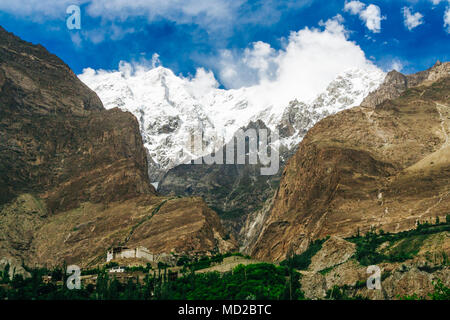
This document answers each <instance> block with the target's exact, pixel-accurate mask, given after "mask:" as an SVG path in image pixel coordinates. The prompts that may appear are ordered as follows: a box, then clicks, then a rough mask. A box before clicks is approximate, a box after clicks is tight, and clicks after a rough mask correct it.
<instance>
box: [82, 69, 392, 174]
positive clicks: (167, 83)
mask: <svg viewBox="0 0 450 320" xmlns="http://www.w3.org/2000/svg"><path fill="white" fill-rule="evenodd" d="M205 75H206V76H211V74H205ZM79 77H80V79H81V80H82V81H84V82H85V83H86V85H88V86H89V87H90V88H91V89H92V90H94V91H95V92H96V93H97V94H98V96H99V97H100V99H101V100H102V102H103V104H104V106H105V108H107V109H110V108H114V107H119V108H120V109H122V110H124V111H130V112H131V113H133V114H134V115H135V116H136V118H137V119H138V121H139V124H140V129H141V134H142V137H143V140H144V144H145V147H146V148H147V150H148V153H149V156H150V157H151V159H152V160H153V161H152V160H150V169H149V171H150V179H151V180H152V181H158V180H159V178H160V176H161V174H162V173H163V172H165V171H167V170H169V169H170V168H172V167H174V166H176V165H178V164H180V163H183V162H186V160H187V159H188V158H189V155H188V153H186V152H183V150H184V151H186V146H187V145H188V139H189V138H190V136H191V134H192V133H194V132H199V131H200V132H203V133H204V135H205V136H206V137H217V138H219V140H220V141H223V142H227V141H229V140H230V139H231V137H232V136H233V134H234V133H235V132H236V131H237V130H238V129H239V128H241V127H245V126H247V124H248V123H249V122H250V121H256V120H262V121H263V122H264V123H265V124H266V125H267V127H269V128H270V129H275V128H277V129H279V130H280V140H281V143H282V144H283V145H285V146H287V147H288V148H292V147H294V146H295V145H297V144H298V143H299V142H300V141H301V139H302V138H303V136H304V134H305V133H306V131H307V130H308V129H309V128H310V127H312V126H313V125H314V124H315V123H316V122H317V121H318V120H320V119H322V118H323V117H325V116H327V115H330V114H333V113H336V112H339V111H341V110H344V109H347V108H351V107H353V106H357V105H359V104H360V103H361V102H362V100H363V99H364V98H365V97H366V96H367V95H368V94H369V92H371V91H373V90H375V89H377V88H378V86H379V85H380V84H381V83H382V82H383V80H384V77H385V73H384V72H382V71H381V70H379V69H378V68H376V67H374V66H373V67H368V68H366V69H352V70H348V71H346V72H344V73H342V74H340V75H338V76H337V77H336V78H335V79H334V80H333V81H332V82H331V83H329V84H328V86H327V87H325V88H323V90H322V91H321V92H319V93H318V94H316V95H315V98H313V99H309V100H307V101H303V100H302V97H296V96H292V97H287V98H286V97H285V98H284V99H280V98H279V97H277V96H276V95H273V94H271V92H274V90H271V83H267V84H259V85H257V86H253V87H244V88H240V89H232V90H224V89H219V88H217V87H216V86H201V85H199V84H198V83H195V81H194V80H195V79H194V80H192V79H188V78H183V77H179V76H176V75H175V74H174V73H173V72H172V71H171V70H169V69H166V68H164V67H161V66H160V67H155V68H152V69H150V70H139V71H136V72H134V74H130V73H129V72H127V71H126V70H119V71H115V72H106V71H94V70H92V69H86V70H84V73H83V74H82V75H80V76H79ZM212 77H213V76H212ZM214 81H215V80H214ZM216 147H217V145H216ZM212 151H213V150H207V151H205V154H207V153H210V152H212Z"/></svg>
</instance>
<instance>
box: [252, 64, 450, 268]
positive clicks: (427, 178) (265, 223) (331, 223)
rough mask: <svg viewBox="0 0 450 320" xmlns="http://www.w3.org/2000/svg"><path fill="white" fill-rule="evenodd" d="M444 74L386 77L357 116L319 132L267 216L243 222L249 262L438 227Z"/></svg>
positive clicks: (445, 178) (445, 152)
mask: <svg viewBox="0 0 450 320" xmlns="http://www.w3.org/2000/svg"><path fill="white" fill-rule="evenodd" d="M449 72H450V63H442V64H441V63H437V64H436V65H435V66H434V67H432V68H431V69H429V70H427V71H425V72H421V73H419V74H416V75H413V76H403V75H400V74H399V73H398V72H396V71H392V72H391V73H390V74H388V76H387V77H386V80H385V83H384V84H383V85H382V86H381V87H380V89H379V90H377V91H375V92H374V93H372V94H370V95H369V96H368V98H367V99H366V100H365V102H364V103H363V104H362V106H361V107H357V108H353V109H349V110H345V111H342V112H340V113H337V114H335V115H332V116H329V117H327V118H325V119H323V120H322V121H320V122H318V123H317V124H316V125H315V126H314V127H313V128H312V129H311V130H310V131H309V132H308V133H307V135H306V137H305V138H304V139H303V141H302V142H301V143H300V145H299V148H298V151H297V152H296V154H295V155H294V156H293V157H292V158H291V159H289V161H288V163H287V165H286V167H285V169H284V172H283V174H282V178H281V182H280V187H279V188H278V190H277V192H276V194H275V196H274V198H273V200H272V202H271V203H270V204H269V207H266V208H264V210H261V212H260V215H259V216H256V217H255V216H252V217H250V218H249V219H252V220H251V221H249V222H248V223H247V227H248V229H247V230H246V231H245V232H246V234H247V236H248V237H250V238H248V239H247V240H248V241H247V242H246V243H247V248H246V249H247V250H248V252H250V253H251V254H252V255H253V256H255V257H257V258H260V259H269V260H282V259H284V257H285V255H286V253H287V252H288V251H289V250H293V251H294V252H297V253H299V252H302V251H304V250H305V249H306V247H307V246H308V244H309V243H310V242H311V240H313V239H318V238H323V237H325V236H327V235H338V236H349V235H352V234H355V233H356V232H357V231H358V230H359V231H360V232H363V233H364V232H367V231H368V230H370V229H371V228H375V229H383V230H385V231H392V232H398V231H401V230H405V229H411V228H413V227H414V226H415V225H416V222H417V221H423V220H427V219H431V218H434V217H436V216H440V217H441V218H444V217H445V215H446V214H447V213H448V212H450V198H449V192H450V189H449V188H450V184H449V183H448V182H449V181H450V146H449V142H448V141H449V140H448V135H449V134H450V75H449ZM386 92H388V94H386ZM252 221H259V223H257V224H255V223H252Z"/></svg>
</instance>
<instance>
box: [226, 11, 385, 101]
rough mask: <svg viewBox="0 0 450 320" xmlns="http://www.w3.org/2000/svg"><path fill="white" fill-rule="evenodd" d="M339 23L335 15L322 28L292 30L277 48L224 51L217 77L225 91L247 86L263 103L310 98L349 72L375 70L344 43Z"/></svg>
mask: <svg viewBox="0 0 450 320" xmlns="http://www.w3.org/2000/svg"><path fill="white" fill-rule="evenodd" d="M342 22H343V18H342V17H341V16H340V15H338V16H336V17H334V18H333V19H330V20H328V21H325V22H323V21H322V22H321V23H320V26H321V27H322V28H321V29H319V28H307V27H306V28H304V29H302V30H300V31H297V32H291V34H290V36H289V38H288V39H287V44H286V45H285V47H284V48H282V49H280V50H275V49H273V48H271V47H270V45H268V44H267V43H264V42H256V43H253V44H252V45H251V46H250V48H247V49H245V50H243V51H241V52H237V51H229V50H227V51H223V52H222V53H221V55H220V57H218V59H217V61H218V65H219V70H218V71H219V72H218V76H219V79H220V81H221V83H222V84H224V86H225V87H227V88H240V87H247V88H248V91H251V92H253V95H254V96H256V97H260V99H261V100H262V101H264V102H265V103H266V102H267V101H271V99H274V100H275V99H276V100H277V101H276V103H277V104H278V103H280V101H282V102H283V103H287V102H289V101H290V100H291V99H292V98H293V97H301V99H302V100H308V99H311V98H313V97H315V95H317V94H318V93H319V92H321V91H323V90H324V89H325V88H326V86H327V85H328V83H329V82H330V81H332V80H333V79H334V78H335V77H336V76H337V75H338V74H340V73H342V72H344V71H346V70H348V69H352V68H364V69H368V68H369V69H374V68H376V67H375V66H374V65H373V64H372V62H370V61H369V60H368V59H367V58H366V57H365V54H364V52H363V51H362V50H361V48H360V47H359V46H358V45H356V44H355V43H354V42H351V41H349V40H348V39H347V30H346V29H345V28H344V26H343V24H342ZM274 103H275V101H274ZM281 104H282V103H281Z"/></svg>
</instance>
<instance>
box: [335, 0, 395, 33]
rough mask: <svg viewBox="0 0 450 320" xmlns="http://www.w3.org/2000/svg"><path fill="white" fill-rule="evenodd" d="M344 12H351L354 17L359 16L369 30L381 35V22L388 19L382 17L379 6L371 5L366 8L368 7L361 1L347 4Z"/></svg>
mask: <svg viewBox="0 0 450 320" xmlns="http://www.w3.org/2000/svg"><path fill="white" fill-rule="evenodd" d="M344 11H345V12H350V13H351V14H353V15H358V16H359V18H360V19H361V20H362V21H364V23H365V24H366V27H367V29H369V30H370V31H372V32H373V33H379V32H380V31H381V20H384V19H386V17H384V16H381V9H380V7H379V6H377V5H374V4H369V5H368V6H367V7H366V5H365V4H364V3H362V2H360V1H350V2H346V3H345V6H344Z"/></svg>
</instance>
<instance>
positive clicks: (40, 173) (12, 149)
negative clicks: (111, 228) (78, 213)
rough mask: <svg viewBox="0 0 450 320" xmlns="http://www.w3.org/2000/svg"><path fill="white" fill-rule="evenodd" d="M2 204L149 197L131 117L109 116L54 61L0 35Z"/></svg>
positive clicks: (59, 205)
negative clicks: (22, 198)
mask: <svg viewBox="0 0 450 320" xmlns="http://www.w3.org/2000/svg"><path fill="white" fill-rule="evenodd" d="M0 93H1V95H0V105H1V109H0V137H1V139H0V150H1V152H0V204H2V203H5V202H7V201H9V200H11V199H13V198H14V197H16V196H17V195H19V194H21V193H24V192H30V193H35V194H37V195H39V197H40V198H42V199H45V200H46V203H47V206H48V209H49V211H50V212H57V211H63V210H66V209H70V208H74V207H76V206H77V205H78V204H79V203H81V202H83V201H93V202H99V201H114V200H120V199H125V198H130V197H133V196H136V195H138V194H143V193H154V190H153V189H152V187H151V186H150V185H149V182H148V179H147V173H146V172H147V163H146V153H145V149H144V147H143V146H142V140H141V137H140V134H139V127H138V123H137V121H136V119H135V118H134V117H133V116H132V115H131V114H130V113H125V112H122V111H119V110H118V109H113V110H108V111H106V110H105V109H104V108H103V106H102V103H101V102H100V100H99V98H98V97H97V95H96V94H95V93H94V92H92V91H91V90H90V89H89V88H88V87H86V86H85V85H84V84H83V83H82V82H81V81H80V80H78V78H77V77H76V76H75V75H74V74H73V72H72V71H71V70H70V69H69V67H67V65H65V64H64V63H63V62H62V61H61V60H60V59H58V58H57V57H56V56H54V55H52V54H50V53H49V52H48V51H47V50H45V49H44V48H43V47H41V46H34V45H32V44H29V43H27V42H24V41H22V40H20V39H19V38H17V37H15V36H14V35H12V34H10V33H7V32H6V31H5V30H3V29H1V30H0Z"/></svg>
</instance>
